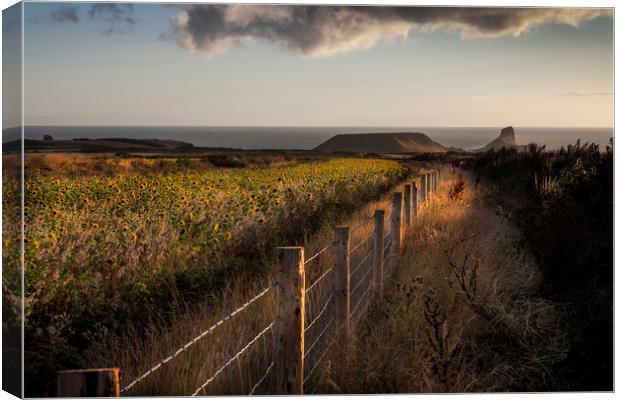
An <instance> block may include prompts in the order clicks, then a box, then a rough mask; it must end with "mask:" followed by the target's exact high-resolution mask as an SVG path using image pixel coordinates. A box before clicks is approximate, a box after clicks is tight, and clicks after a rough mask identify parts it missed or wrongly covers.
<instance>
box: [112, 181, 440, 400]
mask: <svg viewBox="0 0 620 400" xmlns="http://www.w3.org/2000/svg"><path fill="white" fill-rule="evenodd" d="M420 182H423V180H420ZM432 190H433V189H432V187H431V186H428V187H425V188H424V189H423V190H422V192H423V193H427V194H428V193H429V191H432ZM414 193H417V192H414ZM413 204H421V202H417V201H416V202H414V203H413ZM410 211H411V210H410ZM392 212H394V211H392ZM378 215H382V214H378ZM373 220H376V216H370V217H368V218H365V219H364V220H362V221H361V222H360V223H359V224H357V225H355V226H353V227H351V228H350V230H349V235H350V236H349V240H350V243H353V244H352V245H347V249H346V250H345V251H344V253H346V254H340V256H339V255H338V254H336V252H337V251H338V248H337V246H335V242H331V243H329V244H327V245H325V246H324V247H322V248H321V249H320V250H318V251H317V252H316V253H314V254H313V255H312V256H310V257H308V258H306V259H305V260H304V261H303V265H302V267H300V268H302V269H303V270H304V271H305V272H304V274H305V275H306V277H312V278H313V279H311V280H310V279H307V280H306V286H305V288H303V289H304V290H303V291H302V292H301V293H302V296H303V301H304V303H305V311H304V320H305V326H304V324H302V326H304V327H303V332H302V333H301V334H302V335H303V341H304V342H305V346H302V348H304V347H305V349H304V351H303V355H302V357H303V363H304V368H303V376H302V379H303V385H302V387H304V388H305V390H306V391H313V390H314V389H315V388H316V387H318V386H319V385H320V383H321V380H322V376H323V374H322V373H321V372H320V371H321V368H320V366H321V365H322V364H323V363H324V362H325V361H326V360H328V359H329V358H330V351H331V349H332V348H333V344H334V343H335V342H336V339H337V337H338V334H339V333H338V332H337V329H338V326H339V322H338V321H337V318H336V313H335V306H336V300H337V295H336V293H338V288H337V287H336V286H335V285H336V284H335V282H336V281H335V274H336V269H337V267H338V265H337V260H342V259H346V260H347V261H346V262H347V273H348V277H347V284H348V286H347V289H346V290H347V291H348V293H347V301H349V302H350V303H349V304H350V313H349V315H348V316H347V318H350V321H351V326H352V327H354V328H355V327H357V326H358V325H359V322H360V321H361V320H363V319H364V315H365V314H366V313H367V310H368V306H369V304H370V303H371V300H372V299H373V293H374V292H375V290H374V289H376V285H377V284H379V283H378V282H380V284H381V285H382V282H383V276H380V275H377V274H378V272H377V269H376V268H377V265H376V264H377V259H378V258H377V256H378V255H377V254H376V251H377V250H383V266H381V271H384V269H385V271H387V272H388V273H389V271H391V268H393V267H392V265H393V264H394V262H393V261H394V259H395V258H394V257H395V255H396V252H397V250H398V248H399V246H396V243H395V240H394V239H395V238H394V233H395V232H398V231H397V229H398V230H400V229H401V227H402V226H403V221H402V218H398V219H396V220H395V219H393V218H392V216H391V217H390V218H388V219H387V220H388V221H392V223H389V224H388V225H389V226H388V229H387V230H384V231H383V232H382V233H383V234H382V235H381V231H377V229H383V228H377V226H375V224H371V222H372V221H373ZM394 221H398V223H400V224H401V227H398V226H396V227H394V226H392V224H393V223H394ZM377 235H378V236H377ZM381 236H382V237H381ZM377 241H378V243H377ZM343 257H344V258H343ZM379 259H380V258H379ZM384 267H385V268H384ZM340 271H341V270H340ZM378 276H379V278H377V277H378ZM377 279H379V280H378V281H377ZM279 290H281V288H279V287H278V283H274V284H270V285H268V286H267V287H265V288H263V289H262V290H260V291H259V292H258V293H257V294H256V295H254V296H253V297H252V298H251V299H250V300H248V301H246V302H245V303H244V304H242V305H241V306H239V307H237V308H236V309H234V310H233V311H231V312H229V313H228V314H227V315H225V316H224V317H222V318H221V319H219V320H218V321H217V322H215V323H213V324H212V325H211V326H209V327H208V328H207V329H205V330H203V331H201V332H200V333H199V334H197V335H195V336H194V337H193V338H191V339H190V340H188V341H187V342H185V343H184V344H183V345H181V346H179V347H178V348H177V349H175V350H174V351H172V352H171V353H170V354H169V355H168V356H167V357H165V358H163V359H161V360H159V361H158V362H157V363H155V364H154V365H153V366H151V367H150V368H148V369H146V370H145V371H144V372H142V373H140V374H138V375H137V376H136V377H134V378H132V379H131V380H130V381H129V383H128V384H127V385H125V386H124V387H122V388H121V389H120V393H121V395H131V393H132V392H133V391H134V390H135V388H136V387H138V386H139V385H141V384H144V383H145V382H146V381H147V380H149V377H152V376H153V374H154V373H155V372H156V371H158V370H160V369H161V368H162V367H164V366H166V365H168V364H170V363H172V362H173V361H174V360H175V359H177V358H179V356H180V355H182V354H184V353H186V352H188V351H189V350H190V349H191V348H193V347H194V346H195V345H196V344H198V343H203V344H202V345H201V346H203V347H204V348H205V349H207V351H209V349H210V351H213V352H214V353H217V354H218V356H217V357H214V359H216V360H219V361H213V362H211V363H209V365H192V366H191V368H192V369H193V370H194V371H197V372H196V373H195V376H194V378H195V379H194V380H193V381H195V382H199V383H198V384H196V387H195V389H194V390H193V392H192V393H191V395H192V396H198V395H209V394H218V395H221V394H241V395H254V394H260V393H264V394H273V388H274V385H275V381H276V379H275V378H276V377H275V373H276V369H277V368H276V365H278V364H277V360H276V359H275V356H274V354H275V351H274V350H275V348H276V346H277V343H278V341H279V340H281V338H280V339H279V338H278V337H277V335H278V332H276V330H275V328H276V327H277V326H278V318H276V315H271V316H267V317H265V318H267V319H268V321H267V322H265V323H263V325H262V326H260V324H261V322H259V321H258V320H257V319H254V322H249V324H250V325H251V329H247V330H245V336H244V337H247V338H246V339H241V338H239V340H238V343H240V344H239V345H238V346H237V347H236V348H235V346H227V347H226V349H220V348H219V345H218V343H217V342H215V341H214V342H213V343H210V342H209V340H208V337H210V336H212V335H213V334H214V332H216V331H218V329H221V328H222V326H223V325H225V324H227V323H228V322H231V321H233V320H234V319H236V318H237V317H238V316H239V315H240V314H241V313H243V312H244V311H247V310H248V309H249V308H250V307H251V306H252V305H254V304H257V303H258V302H259V301H261V300H262V299H265V298H266V296H267V295H268V294H270V293H271V292H272V291H279ZM248 313H249V312H248ZM278 315H279V314H278ZM249 317H252V316H251V315H249ZM250 319H251V318H250ZM226 334H227V333H226ZM201 349H202V347H201ZM179 394H182V393H177V395H179Z"/></svg>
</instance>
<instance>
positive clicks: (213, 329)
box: [121, 284, 275, 393]
mask: <svg viewBox="0 0 620 400" xmlns="http://www.w3.org/2000/svg"><path fill="white" fill-rule="evenodd" d="M274 287H275V285H274V284H272V285H270V286H269V287H267V288H266V289H264V290H263V291H262V292H260V293H259V294H257V295H256V296H254V297H253V298H252V299H250V300H248V301H247V302H246V303H245V304H243V305H242V306H241V307H239V308H237V309H236V310H234V311H233V312H231V313H230V314H228V315H227V316H225V317H224V318H222V319H220V320H219V321H218V322H216V323H215V324H213V325H211V327H210V328H209V329H207V330H205V331H203V332H201V333H200V334H199V335H198V336H196V337H194V338H193V339H192V340H190V341H189V342H187V343H185V344H184V345H183V346H181V347H179V348H178V349H177V350H176V351H175V352H174V353H172V354H171V355H169V356H168V357H166V358H164V359H163V360H161V361H159V363H157V364H156V365H155V366H153V367H151V368H150V369H148V370H147V371H146V372H144V373H143V374H142V375H140V376H138V377H137V378H136V379H134V380H133V381H131V383H129V384H128V385H127V386H125V387H123V388H122V389H121V393H125V392H127V391H128V390H129V389H131V388H132V387H133V386H135V385H136V384H138V383H140V382H141V381H143V380H144V379H145V378H146V377H148V376H149V375H151V374H152V373H153V372H155V371H157V370H158V369H159V368H161V367H162V366H163V365H165V364H167V363H169V362H170V361H172V360H174V359H175V358H176V357H177V356H179V355H180V354H181V353H183V352H185V351H186V350H187V349H188V348H189V347H191V346H192V345H194V344H195V343H196V342H198V341H199V340H200V339H202V338H203V337H205V336H207V335H209V334H211V333H213V331H215V329H217V328H218V327H219V326H221V325H222V324H224V323H225V322H226V321H228V320H230V319H231V318H233V317H234V316H235V315H237V314H239V313H240V312H241V311H243V310H245V309H246V308H247V307H249V306H250V305H251V304H252V303H254V302H255V301H256V300H258V299H260V298H261V297H263V296H264V295H266V294H267V293H268V292H269V291H270V290H271V289H273V288H274Z"/></svg>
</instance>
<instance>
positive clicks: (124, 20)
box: [88, 3, 136, 35]
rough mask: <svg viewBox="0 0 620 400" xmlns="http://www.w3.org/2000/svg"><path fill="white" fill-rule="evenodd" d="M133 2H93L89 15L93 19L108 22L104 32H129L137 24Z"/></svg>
mask: <svg viewBox="0 0 620 400" xmlns="http://www.w3.org/2000/svg"><path fill="white" fill-rule="evenodd" d="M133 11H134V10H133V5H132V4H123V3H96V4H93V5H92V7H91V8H90V10H88V15H89V17H90V18H91V19H101V20H103V21H105V22H106V23H107V24H108V27H107V28H105V29H104V30H103V31H102V33H103V34H104V35H111V34H115V33H127V32H129V31H131V29H132V26H133V25H135V23H136V19H135V18H134V15H133V14H134V13H133Z"/></svg>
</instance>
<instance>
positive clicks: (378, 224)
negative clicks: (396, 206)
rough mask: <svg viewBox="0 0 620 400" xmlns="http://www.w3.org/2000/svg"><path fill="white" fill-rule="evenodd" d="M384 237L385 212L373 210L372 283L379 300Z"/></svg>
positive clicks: (381, 289)
mask: <svg viewBox="0 0 620 400" xmlns="http://www.w3.org/2000/svg"><path fill="white" fill-rule="evenodd" d="M384 236H385V210H375V241H374V258H375V259H374V269H375V270H374V276H373V278H374V282H375V291H376V295H377V298H378V299H379V300H381V299H383V259H384V253H383V250H384V248H383V240H384Z"/></svg>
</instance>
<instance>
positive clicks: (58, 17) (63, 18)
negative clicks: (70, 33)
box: [50, 6, 80, 23]
mask: <svg viewBox="0 0 620 400" xmlns="http://www.w3.org/2000/svg"><path fill="white" fill-rule="evenodd" d="M50 18H51V19H52V21H56V22H73V23H77V22H78V21H79V20H80V17H79V15H78V12H77V7H67V6H63V7H58V8H54V9H53V10H51V11H50Z"/></svg>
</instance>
